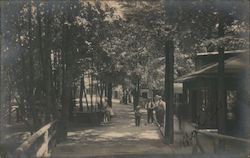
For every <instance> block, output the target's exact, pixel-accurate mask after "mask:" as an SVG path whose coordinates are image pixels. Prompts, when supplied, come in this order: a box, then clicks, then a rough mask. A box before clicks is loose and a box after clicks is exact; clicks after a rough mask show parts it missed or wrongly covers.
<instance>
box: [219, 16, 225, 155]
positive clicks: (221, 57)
mask: <svg viewBox="0 0 250 158" xmlns="http://www.w3.org/2000/svg"><path fill="white" fill-rule="evenodd" d="M224 33H225V26H224V21H223V18H222V17H221V18H220V21H219V26H218V37H219V38H221V37H224ZM217 118H218V119H217V126H218V133H220V134H225V133H226V95H225V85H224V46H223V45H219V46H218V103H217ZM219 148H220V149H219V150H220V151H223V150H224V142H223V141H220V142H219Z"/></svg>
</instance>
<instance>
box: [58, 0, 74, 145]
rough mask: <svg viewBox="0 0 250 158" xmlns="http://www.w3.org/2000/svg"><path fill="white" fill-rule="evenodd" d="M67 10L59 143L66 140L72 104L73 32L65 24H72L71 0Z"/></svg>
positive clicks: (64, 27)
mask: <svg viewBox="0 0 250 158" xmlns="http://www.w3.org/2000/svg"><path fill="white" fill-rule="evenodd" d="M65 7H66V9H67V11H66V18H67V19H65V20H64V21H63V43H62V46H63V48H62V54H63V56H62V64H63V67H62V68H63V88H62V113H61V117H60V121H59V126H58V137H59V138H58V139H59V141H61V140H64V139H66V137H67V128H68V121H69V105H70V103H71V90H72V81H73V78H72V64H73V59H74V58H73V53H71V52H70V51H71V46H72V45H71V42H72V39H71V30H70V26H69V25H67V24H66V23H65V21H67V22H68V23H70V24H72V17H71V12H70V0H69V1H68V3H66V4H65Z"/></svg>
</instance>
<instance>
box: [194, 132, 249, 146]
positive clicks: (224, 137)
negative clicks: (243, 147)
mask: <svg viewBox="0 0 250 158" xmlns="http://www.w3.org/2000/svg"><path fill="white" fill-rule="evenodd" d="M195 131H196V132H197V133H200V134H203V135H206V136H209V137H214V138H218V139H227V140H232V141H239V142H243V143H250V140H249V139H244V138H239V137H233V136H229V135H224V134H219V133H211V131H208V130H195ZM213 131H214V132H215V131H217V130H213Z"/></svg>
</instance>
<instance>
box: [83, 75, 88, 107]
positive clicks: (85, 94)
mask: <svg viewBox="0 0 250 158" xmlns="http://www.w3.org/2000/svg"><path fill="white" fill-rule="evenodd" d="M83 92H84V96H85V101H86V106H87V110H88V111H89V102H88V98H87V93H86V86H85V81H84V79H83Z"/></svg>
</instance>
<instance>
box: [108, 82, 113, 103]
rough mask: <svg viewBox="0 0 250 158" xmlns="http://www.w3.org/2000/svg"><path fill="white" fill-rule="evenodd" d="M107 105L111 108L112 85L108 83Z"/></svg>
mask: <svg viewBox="0 0 250 158" xmlns="http://www.w3.org/2000/svg"><path fill="white" fill-rule="evenodd" d="M108 105H109V106H110V107H112V83H108Z"/></svg>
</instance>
